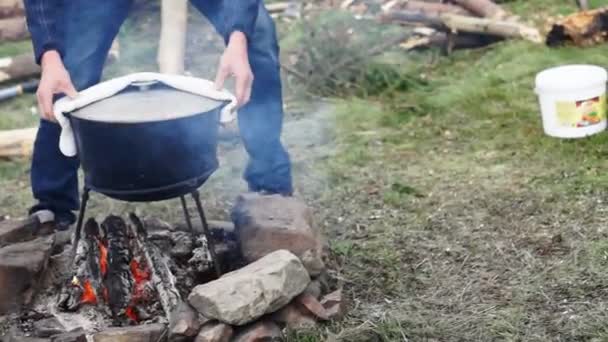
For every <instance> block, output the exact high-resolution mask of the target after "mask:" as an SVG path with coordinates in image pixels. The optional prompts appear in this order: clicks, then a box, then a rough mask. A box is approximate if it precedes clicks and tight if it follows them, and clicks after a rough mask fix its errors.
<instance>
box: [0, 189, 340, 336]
mask: <svg viewBox="0 0 608 342" xmlns="http://www.w3.org/2000/svg"><path fill="white" fill-rule="evenodd" d="M311 217H312V215H311V212H310V209H308V208H307V207H306V206H305V205H304V204H303V203H302V202H300V201H298V200H295V199H290V198H284V197H281V196H260V195H243V196H241V197H240V198H239V199H238V201H237V204H236V206H235V208H234V210H233V215H232V218H233V221H234V223H228V222H217V221H211V224H210V228H211V235H210V236H211V238H212V240H213V241H207V237H206V235H205V234H202V233H199V232H200V231H201V229H194V232H193V231H190V230H189V229H188V228H187V226H188V225H186V224H181V223H178V224H175V225H171V224H168V223H166V222H163V221H162V220H159V219H153V218H143V217H142V218H140V217H138V216H137V215H135V214H129V215H128V217H122V216H117V215H109V216H107V217H105V218H103V220H100V221H98V220H96V219H94V218H90V219H88V220H87V222H86V223H85V225H84V230H83V233H82V236H81V238H80V240H79V242H78V245H77V246H76V248H75V249H74V254H73V255H72V253H71V252H72V249H71V248H64V250H63V252H61V253H58V252H57V251H53V249H55V247H56V245H57V243H55V244H53V243H48V244H44V241H46V240H44V241H43V240H41V239H37V240H31V241H25V242H18V243H17V244H11V245H8V246H5V247H2V248H0V256H2V253H3V250H5V249H7V248H14V249H13V250H14V251H15V250H17V249H18V248H23V246H19V245H20V244H21V245H22V244H37V245H36V246H33V247H32V248H33V249H38V250H39V249H41V247H40V246H48V253H46V254H45V255H44V257H43V259H46V260H42V261H40V262H41V264H43V265H48V266H46V267H42V268H41V269H40V270H39V273H38V274H36V277H37V279H39V283H40V287H39V288H37V289H36V292H38V294H37V295H36V296H33V297H32V298H31V299H28V298H26V297H27V296H26V295H25V294H26V291H24V292H23V293H16V294H15V296H23V298H25V299H23V300H21V301H20V302H21V303H20V304H21V305H20V307H19V308H16V307H14V306H13V307H12V308H11V309H10V310H5V311H6V312H2V311H1V310H2V308H3V307H7V306H6V305H3V303H2V301H3V296H1V294H2V293H0V315H1V314H6V318H5V319H4V321H2V320H0V336H2V334H1V333H2V329H3V330H5V335H4V339H2V338H0V341H5V340H6V341H13V340H20V339H19V338H20V336H21V337H24V336H36V337H42V338H50V337H52V336H64V337H65V336H68V335H69V336H76V337H75V339H60V338H58V337H53V338H57V339H58V340H60V341H81V340H82V339H80V340H79V339H78V338H79V337H78V336H82V338H84V336H92V338H93V341H96V342H105V341H117V340H121V339H120V338H123V340H138V341H154V342H156V341H165V340H167V341H193V340H195V338H196V341H228V340H230V341H232V340H235V341H257V340H261V339H264V338H275V339H278V338H280V337H281V336H282V335H283V331H282V328H289V329H300V328H310V327H314V326H315V325H316V324H317V322H318V321H324V320H329V319H332V318H334V317H338V316H340V315H342V314H343V313H344V312H343V309H344V305H343V304H344V303H343V301H342V299H341V291H340V290H338V291H335V290H336V289H337V288H338V284H337V283H336V282H335V281H331V278H330V277H329V276H328V275H327V272H326V270H325V263H326V262H327V251H326V247H325V243H324V242H323V240H322V238H321V236H320V234H319V233H318V231H317V230H316V229H314V226H313V225H312V221H311ZM189 224H191V223H189ZM2 227H3V226H0V243H2V241H4V240H3V239H2V238H3V236H2V234H3V228H2ZM211 245H215V252H216V254H217V258H218V260H219V262H220V264H221V269H222V270H223V271H224V275H223V276H221V277H220V278H219V279H218V278H217V274H216V272H215V268H214V263H213V258H212V255H211V251H210V247H209V246H211ZM53 246H55V247H53ZM66 247H67V246H66ZM44 248H46V247H44ZM25 250H27V248H25ZM72 256H73V259H72ZM0 259H1V258H0ZM1 263H2V261H0V264H1ZM24 264H25V262H24ZM1 266H2V265H0V282H2V279H3V278H2V276H3V274H2V271H1V270H2V267H1ZM23 267H26V265H24V266H23ZM13 277H14V275H13ZM33 283H35V281H33ZM0 285H2V284H0ZM29 290H31V289H28V291H29ZM0 292H1V291H0ZM20 298H21V297H20ZM1 317H3V316H0V318H1ZM3 322H4V323H3ZM70 334H71V335H70ZM11 336H12V337H11ZM64 337H62V338H64ZM11 338H13V339H12V340H11ZM222 338H223V339H222ZM49 341H55V340H49ZM82 341H84V340H82Z"/></svg>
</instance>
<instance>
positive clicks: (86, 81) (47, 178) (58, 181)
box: [30, 0, 131, 223]
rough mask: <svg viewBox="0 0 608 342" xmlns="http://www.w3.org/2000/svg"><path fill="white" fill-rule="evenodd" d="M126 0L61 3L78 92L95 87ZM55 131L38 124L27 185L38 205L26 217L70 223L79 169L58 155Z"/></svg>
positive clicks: (68, 66)
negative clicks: (39, 214) (44, 214)
mask: <svg viewBox="0 0 608 342" xmlns="http://www.w3.org/2000/svg"><path fill="white" fill-rule="evenodd" d="M130 5H131V1H130V0H104V1H97V0H70V1H66V2H64V6H65V7H64V8H63V9H62V13H63V15H64V17H63V19H62V20H61V21H60V22H61V23H62V27H61V28H60V29H61V32H62V34H63V36H64V40H65V43H64V46H65V53H64V56H63V62H64V65H65V67H66V69H67V70H68V72H69V74H70V77H71V78H72V82H73V83H74V86H75V87H76V89H78V90H82V89H85V88H88V87H90V86H92V85H94V84H96V83H98V82H99V80H100V78H101V73H102V70H103V65H104V62H105V59H106V57H107V54H108V51H109V49H110V46H111V44H112V41H113V40H114V37H115V36H116V34H117V33H118V30H119V28H120V26H121V24H122V22H123V21H124V19H125V18H126V16H127V14H128V10H129V8H130ZM60 132H61V130H60V127H59V125H58V124H56V123H54V122H50V121H46V120H41V122H40V127H39V129H38V134H37V136H36V141H35V143H34V155H33V158H32V171H31V183H32V192H33V195H34V198H35V199H36V200H37V201H38V203H37V204H36V205H34V206H33V207H32V208H31V209H30V212H34V211H38V210H41V209H48V210H51V211H52V212H53V213H54V214H55V216H56V220H59V221H65V222H69V223H73V222H74V221H75V215H74V213H73V212H72V211H73V210H76V209H78V205H79V198H78V167H79V161H78V158H75V157H72V158H70V157H66V156H64V155H63V154H62V153H61V151H60V150H59V135H60Z"/></svg>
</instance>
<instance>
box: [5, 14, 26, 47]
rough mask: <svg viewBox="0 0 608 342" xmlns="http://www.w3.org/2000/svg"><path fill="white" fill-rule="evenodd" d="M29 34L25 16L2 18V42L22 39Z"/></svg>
mask: <svg viewBox="0 0 608 342" xmlns="http://www.w3.org/2000/svg"><path fill="white" fill-rule="evenodd" d="M29 35H30V32H29V31H28V29H27V23H26V22H25V17H15V18H8V19H0V42H4V41H15V40H22V39H24V38H27V37H29Z"/></svg>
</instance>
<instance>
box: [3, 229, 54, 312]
mask: <svg viewBox="0 0 608 342" xmlns="http://www.w3.org/2000/svg"><path fill="white" fill-rule="evenodd" d="M54 239H55V238H54V236H48V237H42V238H38V239H36V240H32V241H28V242H21V243H16V244H13V245H9V246H6V247H3V248H0V314H3V313H7V312H10V311H13V310H16V309H18V308H19V306H21V305H22V304H24V303H25V304H26V303H28V302H29V301H30V300H31V299H32V297H33V296H34V295H35V293H36V291H37V290H38V285H39V284H40V280H41V275H42V273H43V271H44V270H45V268H46V265H47V262H48V260H49V256H50V254H51V249H52V248H53V243H54Z"/></svg>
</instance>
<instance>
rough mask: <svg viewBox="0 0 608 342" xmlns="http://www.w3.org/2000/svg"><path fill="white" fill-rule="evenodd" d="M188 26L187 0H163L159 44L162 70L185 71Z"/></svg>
mask: <svg viewBox="0 0 608 342" xmlns="http://www.w3.org/2000/svg"><path fill="white" fill-rule="evenodd" d="M187 26H188V2H187V0H162V3H161V31H160V41H159V45H158V67H159V69H160V72H162V73H169V74H181V73H183V72H184V56H185V54H186V31H187Z"/></svg>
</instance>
